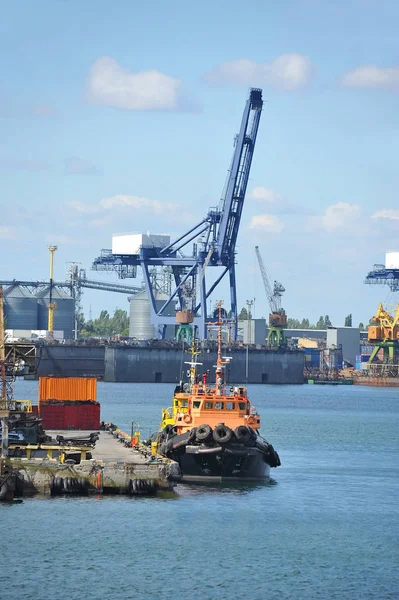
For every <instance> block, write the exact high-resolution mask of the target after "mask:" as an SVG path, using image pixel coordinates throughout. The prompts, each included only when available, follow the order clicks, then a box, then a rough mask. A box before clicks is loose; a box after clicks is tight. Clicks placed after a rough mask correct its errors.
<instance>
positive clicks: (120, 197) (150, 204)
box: [100, 194, 179, 213]
mask: <svg viewBox="0 0 399 600" xmlns="http://www.w3.org/2000/svg"><path fill="white" fill-rule="evenodd" d="M100 206H101V208H103V209H104V210H110V209H112V208H114V207H129V208H137V209H148V210H150V211H151V212H154V213H165V212H169V211H176V210H177V209H178V208H179V205H178V204H173V203H172V202H160V201H159V200H151V199H150V198H144V197H140V196H127V195H124V194H117V195H116V196H112V197H111V198H103V199H102V200H100Z"/></svg>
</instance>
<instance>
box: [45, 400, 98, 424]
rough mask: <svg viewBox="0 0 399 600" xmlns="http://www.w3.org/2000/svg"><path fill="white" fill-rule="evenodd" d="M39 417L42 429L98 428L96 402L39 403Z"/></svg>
mask: <svg viewBox="0 0 399 600" xmlns="http://www.w3.org/2000/svg"><path fill="white" fill-rule="evenodd" d="M40 416H41V418H42V425H43V428H44V429H81V430H93V429H99V427H100V404H99V403H98V402H79V403H76V402H70V403H64V402H60V401H57V402H53V403H52V402H43V401H42V402H41V403H40Z"/></svg>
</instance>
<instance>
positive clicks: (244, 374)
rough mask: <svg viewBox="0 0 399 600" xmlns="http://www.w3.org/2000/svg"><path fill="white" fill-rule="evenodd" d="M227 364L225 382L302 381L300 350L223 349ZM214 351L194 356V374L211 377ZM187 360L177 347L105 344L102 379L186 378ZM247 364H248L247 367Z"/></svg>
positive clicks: (161, 380) (167, 380) (170, 380)
mask: <svg viewBox="0 0 399 600" xmlns="http://www.w3.org/2000/svg"><path fill="white" fill-rule="evenodd" d="M224 354H225V355H226V356H231V357H232V361H231V365H230V366H227V367H226V369H227V371H226V380H227V382H228V383H232V384H233V383H242V382H245V381H248V383H270V384H288V383H292V384H298V383H303V382H304V377H303V369H304V353H303V352H302V351H288V352H281V351H273V350H266V349H263V350H257V349H253V350H252V349H251V350H249V352H248V360H247V352H246V350H245V349H241V348H240V349H226V350H225V351H224ZM216 358H217V354H216V352H215V351H211V350H209V349H208V350H205V351H204V352H203V353H202V354H201V355H200V356H199V358H198V361H199V362H200V363H202V365H201V366H199V368H198V373H202V372H205V371H207V370H209V371H210V373H211V381H212V380H213V377H212V375H213V372H214V365H215V364H216ZM188 360H190V355H189V354H188V353H186V352H185V353H182V350H181V349H179V348H134V347H127V346H126V347H113V348H111V347H109V348H107V349H106V353H105V375H104V380H105V381H135V382H156V383H177V382H179V381H180V380H181V379H184V380H185V379H186V371H187V369H188V368H189V365H186V364H184V363H185V361H188ZM247 365H248V366H247Z"/></svg>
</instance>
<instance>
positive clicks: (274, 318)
mask: <svg viewBox="0 0 399 600" xmlns="http://www.w3.org/2000/svg"><path fill="white" fill-rule="evenodd" d="M255 253H256V256H257V259H258V263H259V268H260V272H261V275H262V279H263V285H264V287H265V292H266V297H267V299H268V302H269V306H270V310H271V313H270V314H269V333H268V334H267V343H268V344H269V345H270V346H277V347H280V346H285V345H286V344H287V340H286V337H285V335H284V327H287V315H286V313H285V310H284V309H283V308H281V298H282V295H283V293H284V292H285V287H284V286H283V285H282V284H281V283H279V282H278V281H275V282H274V285H273V288H272V286H271V285H270V281H269V278H268V276H267V271H266V268H265V265H264V263H263V260H262V257H261V254H260V252H259V246H255Z"/></svg>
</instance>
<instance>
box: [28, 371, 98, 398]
mask: <svg viewBox="0 0 399 600" xmlns="http://www.w3.org/2000/svg"><path fill="white" fill-rule="evenodd" d="M96 399H97V380H96V378H95V377H40V378H39V404H40V400H61V401H64V400H91V401H92V402H95V401H96Z"/></svg>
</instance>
